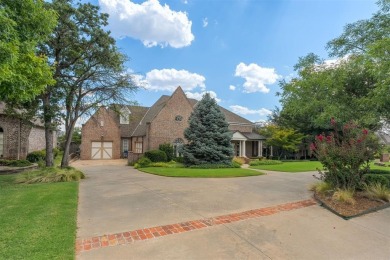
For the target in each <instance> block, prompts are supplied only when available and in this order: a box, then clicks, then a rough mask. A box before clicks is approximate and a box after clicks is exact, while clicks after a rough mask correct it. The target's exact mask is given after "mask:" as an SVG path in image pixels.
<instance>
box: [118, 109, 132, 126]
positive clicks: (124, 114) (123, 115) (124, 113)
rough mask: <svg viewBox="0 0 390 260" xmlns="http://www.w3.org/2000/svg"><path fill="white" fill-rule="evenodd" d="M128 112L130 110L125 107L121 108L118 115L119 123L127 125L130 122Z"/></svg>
mask: <svg viewBox="0 0 390 260" xmlns="http://www.w3.org/2000/svg"><path fill="white" fill-rule="evenodd" d="M130 114H131V113H130V110H129V109H128V108H127V107H124V108H122V109H121V111H120V115H119V123H120V124H122V125H128V124H129V123H130V118H129V117H130Z"/></svg>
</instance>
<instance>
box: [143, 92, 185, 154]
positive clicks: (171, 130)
mask: <svg viewBox="0 0 390 260" xmlns="http://www.w3.org/2000/svg"><path fill="white" fill-rule="evenodd" d="M191 112H192V106H191V104H190V103H189V101H188V99H187V98H186V96H185V94H184V92H183V91H182V90H181V88H178V89H177V90H176V91H175V92H174V93H173V94H172V96H171V98H170V99H169V100H168V101H167V103H166V105H165V106H164V108H163V109H162V110H161V111H160V113H159V114H158V115H157V116H156V117H155V118H154V119H153V121H152V122H151V123H150V126H149V129H148V134H147V137H148V141H149V142H148V146H147V150H154V149H158V146H159V145H160V144H162V143H173V142H174V141H175V140H176V139H177V138H182V139H183V140H185V138H184V129H186V128H187V127H188V118H189V117H190V115H191ZM177 116H181V120H176V117H177Z"/></svg>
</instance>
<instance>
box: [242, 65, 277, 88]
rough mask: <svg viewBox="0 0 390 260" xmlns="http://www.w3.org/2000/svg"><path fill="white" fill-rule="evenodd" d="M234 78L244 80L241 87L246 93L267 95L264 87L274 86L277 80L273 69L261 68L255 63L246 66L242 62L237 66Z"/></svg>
mask: <svg viewBox="0 0 390 260" xmlns="http://www.w3.org/2000/svg"><path fill="white" fill-rule="evenodd" d="M234 76H236V77H242V78H244V79H245V83H244V85H243V86H244V92H246V93H253V92H263V93H268V92H269V88H267V87H266V85H268V84H274V83H275V82H276V81H277V80H278V78H279V75H278V74H276V71H275V69H274V68H262V67H260V66H259V65H257V64H255V63H251V64H249V65H246V64H245V63H243V62H241V63H240V64H238V65H237V67H236V72H235V74H234Z"/></svg>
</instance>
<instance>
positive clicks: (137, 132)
mask: <svg viewBox="0 0 390 260" xmlns="http://www.w3.org/2000/svg"><path fill="white" fill-rule="evenodd" d="M169 98H170V96H166V95H163V96H161V97H160V98H159V99H158V100H157V101H156V103H154V104H153V106H151V107H150V108H149V109H148V111H147V112H146V113H145V115H144V117H143V118H142V119H141V120H140V121H139V122H138V125H137V126H136V128H135V129H134V131H133V133H132V134H131V136H144V135H146V123H149V122H151V121H152V120H153V118H155V116H156V115H157V114H158V113H159V112H160V111H161V109H162V108H163V107H164V106H165V103H166V102H167V101H168V100H169Z"/></svg>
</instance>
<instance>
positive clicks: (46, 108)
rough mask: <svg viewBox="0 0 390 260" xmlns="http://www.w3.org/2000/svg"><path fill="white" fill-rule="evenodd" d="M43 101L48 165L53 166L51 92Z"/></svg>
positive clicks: (45, 95)
mask: <svg viewBox="0 0 390 260" xmlns="http://www.w3.org/2000/svg"><path fill="white" fill-rule="evenodd" d="M42 101H43V118H44V124H45V142H46V167H52V166H53V165H54V163H53V129H52V122H51V121H52V120H51V119H52V116H51V111H50V94H49V93H45V94H44V95H43V98H42Z"/></svg>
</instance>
